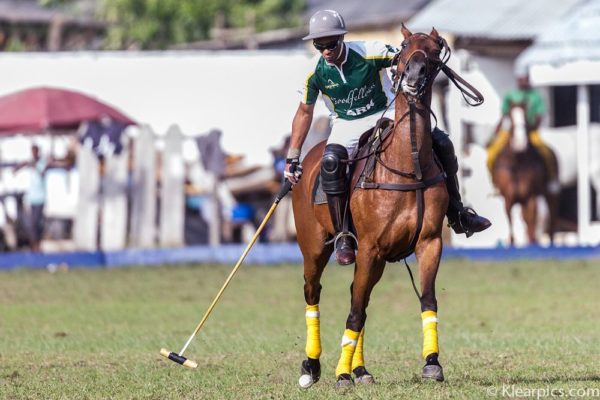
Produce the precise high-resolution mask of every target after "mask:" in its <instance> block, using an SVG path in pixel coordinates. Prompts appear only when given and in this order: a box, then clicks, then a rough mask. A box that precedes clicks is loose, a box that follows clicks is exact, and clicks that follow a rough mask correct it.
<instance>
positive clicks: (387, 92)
mask: <svg viewBox="0 0 600 400" xmlns="http://www.w3.org/2000/svg"><path fill="white" fill-rule="evenodd" d="M342 51H343V55H344V61H343V63H342V66H341V68H338V67H337V66H336V65H334V64H329V63H328V62H326V61H325V59H324V58H323V57H321V56H319V58H318V60H317V62H316V65H315V67H314V68H313V69H311V70H310V71H309V72H308V73H307V75H306V77H305V79H304V85H303V86H302V90H301V91H300V92H301V94H302V100H301V101H302V102H303V103H304V104H314V103H315V102H316V101H317V98H318V96H319V92H320V93H322V94H323V99H324V101H325V105H326V106H327V108H329V111H330V112H331V116H332V117H334V118H341V119H345V120H354V119H359V118H362V117H366V116H368V115H372V114H375V113H377V112H380V111H383V110H384V109H385V108H386V107H387V106H388V104H390V103H391V102H393V100H394V92H393V91H392V83H391V80H390V78H389V76H388V74H387V72H386V70H385V69H386V68H389V67H390V66H391V63H392V59H393V57H394V55H395V54H396V53H397V52H398V51H399V50H398V49H396V48H394V47H392V46H389V45H385V44H383V43H381V42H362V41H361V42H344V49H343V50H342Z"/></svg>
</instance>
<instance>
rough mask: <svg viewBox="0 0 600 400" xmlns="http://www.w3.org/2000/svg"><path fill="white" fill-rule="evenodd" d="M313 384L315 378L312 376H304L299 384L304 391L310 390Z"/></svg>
mask: <svg viewBox="0 0 600 400" xmlns="http://www.w3.org/2000/svg"><path fill="white" fill-rule="evenodd" d="M313 383H315V382H314V381H313V378H312V376H310V375H302V376H301V377H300V379H298V384H299V385H300V387H301V388H302V389H308V388H309V387H311V386H312V385H313Z"/></svg>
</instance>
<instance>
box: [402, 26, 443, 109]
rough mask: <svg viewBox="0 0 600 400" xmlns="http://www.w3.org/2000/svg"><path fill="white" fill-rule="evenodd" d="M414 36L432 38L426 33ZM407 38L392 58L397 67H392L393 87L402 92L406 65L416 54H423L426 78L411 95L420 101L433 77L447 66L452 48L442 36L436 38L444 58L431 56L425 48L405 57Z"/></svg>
mask: <svg viewBox="0 0 600 400" xmlns="http://www.w3.org/2000/svg"><path fill="white" fill-rule="evenodd" d="M412 36H420V37H424V38H427V39H430V36H429V35H427V34H425V33H415V34H413V35H412ZM412 36H411V37H412ZM407 40H408V39H407ZM407 40H405V41H404V42H403V43H402V49H401V50H400V51H399V52H398V53H397V54H396V55H395V56H394V58H393V59H392V66H394V65H395V68H394V67H392V69H391V72H392V75H393V88H394V90H395V91H396V93H398V92H399V91H400V92H402V90H401V87H400V85H401V84H402V81H403V80H404V78H405V77H406V67H407V66H408V64H409V63H410V60H412V58H413V57H414V56H415V55H417V54H422V55H423V57H424V59H425V68H426V74H425V78H424V79H422V80H421V81H420V82H419V86H418V87H417V92H416V94H415V95H410V97H411V98H412V99H416V100H417V101H418V100H420V99H421V97H422V96H423V94H424V93H425V90H426V89H427V86H428V85H429V84H430V83H431V81H432V80H433V79H435V77H436V76H437V74H438V73H439V72H440V70H442V69H443V68H444V67H445V66H446V63H447V62H448V60H449V59H450V56H451V50H450V47H449V46H448V43H447V42H446V40H445V39H444V38H443V37H441V36H440V37H438V39H437V40H436V44H437V45H438V46H439V49H440V54H442V53H443V58H440V57H430V56H429V55H428V54H427V53H426V52H425V50H423V49H415V50H413V51H412V52H411V53H410V54H409V55H408V56H407V57H404V53H405V52H406V51H407V49H408V47H407ZM404 60H406V61H404ZM404 95H405V96H407V97H408V96H409V95H408V94H407V93H404Z"/></svg>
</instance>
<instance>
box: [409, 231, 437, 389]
mask: <svg viewBox="0 0 600 400" xmlns="http://www.w3.org/2000/svg"><path fill="white" fill-rule="evenodd" d="M441 255H442V239H441V238H439V237H437V238H434V239H431V240H426V241H423V242H421V241H419V243H418V244H417V248H416V256H417V260H418V262H419V278H420V281H421V319H422V321H423V353H422V354H423V358H424V359H425V366H424V367H423V375H422V376H423V378H428V379H435V380H437V381H440V382H441V381H443V380H444V372H443V369H442V366H441V365H440V363H439V360H438V357H439V354H440V350H439V344H438V331H437V325H438V316H437V299H436V298H435V278H436V276H437V271H438V268H439V265H440V258H441Z"/></svg>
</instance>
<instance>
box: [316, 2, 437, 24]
mask: <svg viewBox="0 0 600 400" xmlns="http://www.w3.org/2000/svg"><path fill="white" fill-rule="evenodd" d="M429 2H430V0H402V1H398V0H371V1H368V2H365V1H364V0H308V1H307V6H308V7H307V9H306V12H305V19H306V20H308V19H309V18H310V16H311V15H313V14H314V13H315V12H317V11H319V10H336V11H338V12H339V13H340V14H342V16H343V17H344V20H345V21H346V25H347V26H348V28H350V29H360V28H367V27H375V26H378V25H389V24H391V23H398V22H402V21H406V20H408V19H409V18H410V17H412V16H413V15H414V14H415V13H416V12H417V11H419V10H420V9H422V8H423V7H424V6H425V5H426V4H427V3H429Z"/></svg>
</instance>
